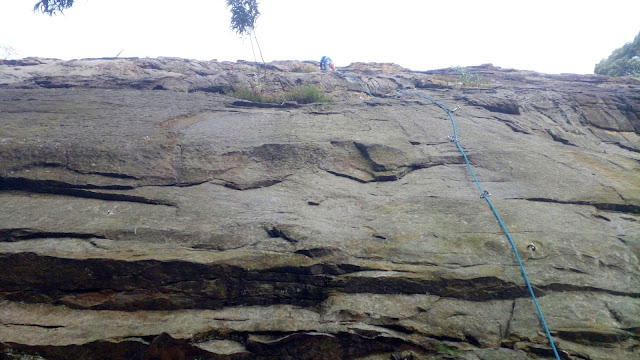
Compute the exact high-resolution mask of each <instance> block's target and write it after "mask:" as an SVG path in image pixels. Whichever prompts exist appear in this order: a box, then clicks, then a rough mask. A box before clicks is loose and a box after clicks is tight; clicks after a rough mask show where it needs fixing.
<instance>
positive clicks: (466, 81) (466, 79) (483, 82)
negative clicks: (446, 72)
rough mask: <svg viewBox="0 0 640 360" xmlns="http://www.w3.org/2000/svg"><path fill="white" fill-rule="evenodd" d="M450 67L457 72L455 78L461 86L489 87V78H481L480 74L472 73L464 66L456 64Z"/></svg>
mask: <svg viewBox="0 0 640 360" xmlns="http://www.w3.org/2000/svg"><path fill="white" fill-rule="evenodd" d="M451 69H452V70H453V71H455V72H456V73H457V74H458V77H457V78H456V80H458V83H460V84H461V85H462V87H482V88H488V87H490V85H489V80H487V79H485V78H483V77H482V76H480V75H477V74H472V73H471V71H470V70H469V69H468V68H466V67H462V66H456V67H452V68H451Z"/></svg>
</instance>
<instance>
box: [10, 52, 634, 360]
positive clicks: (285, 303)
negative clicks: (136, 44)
mask: <svg viewBox="0 0 640 360" xmlns="http://www.w3.org/2000/svg"><path fill="white" fill-rule="evenodd" d="M301 69H302V70H304V69H308V70H304V71H301ZM261 71H262V70H261ZM470 71H471V72H472V73H473V74H475V75H477V76H480V77H482V78H483V79H486V80H487V83H486V84H485V86H484V87H477V88H466V87H464V86H461V84H458V83H457V82H456V81H455V79H454V78H455V76H454V75H452V73H451V70H450V69H444V70H438V71H429V72H414V71H409V70H407V69H403V68H401V67H399V66H396V65H392V64H352V65H351V66H349V67H347V68H344V69H341V73H342V74H344V75H348V76H349V78H348V77H344V76H341V75H339V74H336V73H333V72H320V71H315V64H313V63H312V62H295V61H283V62H273V63H270V64H267V67H266V75H264V74H263V73H260V74H258V73H257V70H256V67H255V66H253V65H252V64H250V63H243V62H238V63H229V62H215V61H211V62H199V61H189V60H184V59H169V58H160V59H85V60H74V61H59V60H51V59H23V60H13V61H0V204H1V205H0V349H1V350H2V354H1V355H0V357H3V358H7V359H15V358H20V356H23V357H24V356H32V357H33V358H45V359H368V360H374V359H395V360H398V359H465V360H490V359H491V360H493V359H495V360H498V359H522V360H524V359H537V358H541V359H550V358H553V354H552V353H551V351H550V348H549V344H548V342H547V339H546V337H545V335H544V332H543V330H542V327H541V325H540V322H539V320H538V318H537V316H536V313H535V308H534V307H533V303H532V300H531V299H530V297H529V294H528V292H527V289H526V287H525V284H524V280H523V278H522V274H521V273H520V269H519V267H518V265H517V262H516V260H515V257H514V254H513V251H512V249H511V246H510V245H509V242H508V240H507V239H506V237H505V235H504V233H503V232H502V231H501V228H500V226H499V224H498V222H497V221H496V218H495V217H494V215H493V213H492V212H491V210H490V208H489V207H488V206H487V203H486V202H485V201H484V200H483V199H482V198H481V197H480V194H479V192H478V189H477V188H476V185H475V184H474V182H473V179H472V177H471V174H470V172H469V170H468V168H467V166H466V165H465V164H464V159H463V158H462V155H461V154H460V152H459V151H458V150H457V148H456V146H455V143H452V142H450V141H449V139H448V136H450V135H452V132H453V130H452V123H451V121H450V119H449V117H448V115H447V113H446V112H445V111H443V110H442V109H441V108H439V107H438V106H436V105H434V104H432V103H431V102H430V101H427V100H425V99H424V98H421V97H418V96H415V95H413V94H411V92H419V93H421V94H423V95H425V96H428V97H430V98H433V99H435V100H436V101H438V102H439V103H441V104H443V105H444V106H446V107H448V108H449V109H453V108H454V107H455V106H460V110H457V111H456V112H455V113H454V116H455V120H456V125H457V131H458V136H459V141H460V144H461V146H462V147H463V148H464V149H465V151H466V154H467V155H468V158H469V161H470V162H471V165H472V166H473V169H474V171H475V174H476V176H477V177H478V180H479V181H480V182H481V183H482V185H483V187H484V188H486V189H487V190H489V191H490V192H491V193H492V194H493V195H492V197H491V200H492V202H493V204H494V205H495V207H496V209H497V210H498V212H499V213H500V216H501V218H502V219H503V221H504V223H505V225H506V227H507V228H508V229H509V231H510V233H511V235H512V236H513V239H514V242H515V244H516V247H517V249H518V250H519V253H520V256H521V257H522V261H523V263H524V266H525V268H526V270H527V272H528V275H529V279H530V281H531V283H532V285H533V288H534V290H535V292H536V294H537V296H538V301H539V303H540V306H541V308H542V311H543V313H544V315H545V318H546V321H547V323H548V325H549V329H550V331H551V334H552V336H553V338H554V340H555V343H556V346H557V347H558V350H559V353H560V355H561V357H562V358H563V359H591V360H596V359H602V360H604V359H611V360H614V359H616V360H618V359H634V358H635V359H637V358H640V342H639V340H640V315H639V314H640V263H639V261H638V256H639V254H640V81H639V80H637V79H632V78H621V79H612V78H608V77H603V76H594V75H568V74H567V75H545V74H539V73H535V72H527V71H516V70H508V69H501V68H497V67H493V66H491V65H485V66H479V67H473V68H470ZM353 79H358V80H359V81H360V83H361V84H362V86H364V87H365V88H366V90H368V91H369V92H370V93H371V94H372V95H373V97H372V96H369V95H368V94H367V93H366V92H365V91H363V88H362V87H361V85H360V84H359V83H358V82H357V81H354V80H353ZM256 84H260V85H261V86H262V87H263V91H265V92H278V91H283V90H287V89H290V88H292V87H295V86H296V85H300V84H313V85H316V86H319V87H320V88H321V89H322V90H324V91H325V92H326V93H327V94H328V95H330V96H331V97H332V98H333V101H332V102H330V103H313V104H307V105H303V104H296V103H291V102H289V103H283V104H274V105H270V106H264V105H261V104H255V103H251V102H247V101H239V100H238V99H235V98H232V97H229V96H226V95H225V94H224V93H225V91H226V90H228V89H233V88H239V87H242V86H244V87H251V86H255V85H256ZM397 90H405V91H407V92H408V93H404V94H403V93H400V92H398V91H397ZM530 244H533V245H534V246H535V251H534V250H533V249H532V247H531V246H529V245H530Z"/></svg>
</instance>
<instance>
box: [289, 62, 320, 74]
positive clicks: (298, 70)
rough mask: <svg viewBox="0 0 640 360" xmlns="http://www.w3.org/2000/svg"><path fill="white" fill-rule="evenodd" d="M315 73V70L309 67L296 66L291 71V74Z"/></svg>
mask: <svg viewBox="0 0 640 360" xmlns="http://www.w3.org/2000/svg"><path fill="white" fill-rule="evenodd" d="M314 71H316V68H315V67H314V66H311V65H307V64H305V65H296V66H294V67H293V68H292V69H291V72H294V73H312V72H314Z"/></svg>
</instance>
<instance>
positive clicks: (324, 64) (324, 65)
mask: <svg viewBox="0 0 640 360" xmlns="http://www.w3.org/2000/svg"><path fill="white" fill-rule="evenodd" d="M327 65H329V67H330V68H331V70H333V71H336V66H335V65H333V60H331V58H330V57H328V56H323V57H322V59H320V70H323V71H324V70H327Z"/></svg>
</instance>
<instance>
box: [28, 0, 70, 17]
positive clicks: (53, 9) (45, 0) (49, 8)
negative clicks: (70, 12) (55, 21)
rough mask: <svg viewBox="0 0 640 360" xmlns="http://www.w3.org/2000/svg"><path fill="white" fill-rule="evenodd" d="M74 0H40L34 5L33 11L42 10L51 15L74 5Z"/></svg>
mask: <svg viewBox="0 0 640 360" xmlns="http://www.w3.org/2000/svg"><path fill="white" fill-rule="evenodd" d="M73 1H74V0H40V1H38V2H37V3H36V5H35V6H34V7H33V11H35V12H37V11H40V12H42V13H43V14H48V15H50V16H52V15H55V14H56V13H58V12H59V13H61V14H62V12H63V11H64V10H66V9H68V8H70V7H72V6H73Z"/></svg>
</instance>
